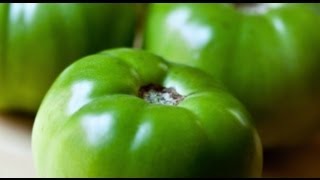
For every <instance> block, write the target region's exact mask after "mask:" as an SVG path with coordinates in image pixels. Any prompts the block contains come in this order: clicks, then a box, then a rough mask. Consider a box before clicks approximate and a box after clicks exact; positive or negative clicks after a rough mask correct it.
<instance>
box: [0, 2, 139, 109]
mask: <svg viewBox="0 0 320 180" xmlns="http://www.w3.org/2000/svg"><path fill="white" fill-rule="evenodd" d="M135 8H136V6H135V5H133V4H108V3H94V4H93V3H92V4H85V3H82V4H81V3H51V4H50V3H13V4H9V3H2V4H0V111H7V110H14V111H23V112H30V113H36V111H37V109H38V107H39V105H40V103H41V100H42V99H43V96H44V95H45V93H46V92H47V90H48V89H49V87H50V85H51V84H52V82H53V81H54V79H55V78H56V77H57V75H58V74H59V73H61V71H62V70H63V69H64V68H65V67H67V66H68V65H70V64H71V63H72V62H73V61H74V60H75V59H78V58H81V57H83V56H85V55H88V54H92V53H96V52H99V51H101V50H103V49H106V48H112V47H124V46H125V47H131V46H132V41H133V35H134V31H135V29H134V28H135V27H134V26H135V22H136V9H135Z"/></svg>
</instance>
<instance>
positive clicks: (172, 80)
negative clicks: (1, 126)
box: [32, 48, 262, 177]
mask: <svg viewBox="0 0 320 180" xmlns="http://www.w3.org/2000/svg"><path fill="white" fill-rule="evenodd" d="M210 79H211V78H210V76H209V75H207V74H206V73H204V72H202V71H200V70H197V69H195V68H191V67H188V66H183V65H177V64H171V63H167V62H166V61H164V60H163V59H162V58H161V57H158V56H155V55H153V54H151V53H147V52H144V51H142V50H134V49H126V48H120V49H112V50H108V51H104V52H101V53H99V54H95V55H90V56H87V57H84V58H82V59H81V60H79V61H77V62H75V63H74V64H72V65H71V66H69V67H68V68H67V69H66V70H65V71H64V72H63V73H62V74H61V75H60V76H59V77H58V78H57V80H56V81H55V82H54V84H53V85H52V87H51V88H50V90H49V91H48V93H47V95H46V96H45V98H44V101H43V102H42V104H41V106H40V109H39V111H38V114H37V116H36V120H35V124H34V128H33V134H32V148H33V155H34V160H35V165H36V169H37V172H38V174H39V175H40V176H41V177H252V176H253V177H259V176H261V170H262V145H261V143H260V139H259V136H258V134H257V133H256V130H255V128H254V126H253V125H252V124H251V120H250V115H249V114H248V112H247V111H246V109H245V108H244V106H243V105H242V104H241V103H240V102H239V101H238V100H237V99H235V98H234V97H233V96H232V95H230V94H228V93H227V92H225V91H224V90H223V89H222V87H220V86H219V85H218V84H217V83H215V82H213V81H210Z"/></svg>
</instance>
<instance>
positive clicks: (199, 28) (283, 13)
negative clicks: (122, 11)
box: [144, 3, 320, 148]
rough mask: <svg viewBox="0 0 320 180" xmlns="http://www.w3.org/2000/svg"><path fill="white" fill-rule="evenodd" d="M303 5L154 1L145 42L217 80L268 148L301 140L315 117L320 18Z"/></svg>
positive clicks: (319, 93) (318, 118) (319, 95)
mask: <svg viewBox="0 0 320 180" xmlns="http://www.w3.org/2000/svg"><path fill="white" fill-rule="evenodd" d="M315 10H316V8H315V7H314V6H311V5H308V4H282V3H269V4H259V3H258V4H249V5H248V4H245V5H243V4H242V5H232V4H187V3H186V4H152V5H151V6H150V9H149V14H148V16H147V17H148V18H147V21H146V25H145V26H146V30H145V36H144V47H145V48H146V49H147V50H148V51H150V52H153V53H155V54H157V55H161V56H163V57H164V58H165V59H168V60H169V61H172V62H175V63H181V64H185V65H189V66H192V67H197V68H199V69H201V70H203V71H205V72H207V73H208V74H210V75H212V76H213V77H214V78H215V79H216V80H218V81H220V82H221V83H223V84H224V85H225V86H226V87H227V88H228V90H229V91H230V92H231V93H232V94H234V95H235V97H237V98H238V99H239V100H240V101H241V102H242V103H243V104H244V105H245V106H246V107H247V108H248V110H249V112H250V113H251V114H252V116H253V119H254V121H255V124H256V126H257V129H258V132H259V134H260V136H261V139H262V143H263V145H264V147H266V148H274V147H288V146H293V145H297V144H299V143H302V142H303V141H304V140H305V139H306V138H308V137H309V136H311V135H312V134H313V133H314V132H315V131H316V129H318V128H319V122H320V114H319V113H320V111H319V107H320V88H319V85H320V82H319V79H320V78H319V76H320V51H319V47H320V32H319V29H320V18H319V10H317V11H315Z"/></svg>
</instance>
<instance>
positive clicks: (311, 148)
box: [0, 115, 320, 178]
mask: <svg viewBox="0 0 320 180" xmlns="http://www.w3.org/2000/svg"><path fill="white" fill-rule="evenodd" d="M32 123H33V122H32V119H31V118H25V117H12V116H8V115H0V177H30V178H32V177H37V176H36V173H35V169H34V165H33V160H32V152H31V130H32ZM263 176H264V177H320V133H319V135H317V136H316V137H315V138H314V140H312V141H311V142H310V143H309V144H307V145H305V146H302V147H297V148H294V149H290V150H285V151H278V152H272V153H268V154H266V155H265V158H264V172H263Z"/></svg>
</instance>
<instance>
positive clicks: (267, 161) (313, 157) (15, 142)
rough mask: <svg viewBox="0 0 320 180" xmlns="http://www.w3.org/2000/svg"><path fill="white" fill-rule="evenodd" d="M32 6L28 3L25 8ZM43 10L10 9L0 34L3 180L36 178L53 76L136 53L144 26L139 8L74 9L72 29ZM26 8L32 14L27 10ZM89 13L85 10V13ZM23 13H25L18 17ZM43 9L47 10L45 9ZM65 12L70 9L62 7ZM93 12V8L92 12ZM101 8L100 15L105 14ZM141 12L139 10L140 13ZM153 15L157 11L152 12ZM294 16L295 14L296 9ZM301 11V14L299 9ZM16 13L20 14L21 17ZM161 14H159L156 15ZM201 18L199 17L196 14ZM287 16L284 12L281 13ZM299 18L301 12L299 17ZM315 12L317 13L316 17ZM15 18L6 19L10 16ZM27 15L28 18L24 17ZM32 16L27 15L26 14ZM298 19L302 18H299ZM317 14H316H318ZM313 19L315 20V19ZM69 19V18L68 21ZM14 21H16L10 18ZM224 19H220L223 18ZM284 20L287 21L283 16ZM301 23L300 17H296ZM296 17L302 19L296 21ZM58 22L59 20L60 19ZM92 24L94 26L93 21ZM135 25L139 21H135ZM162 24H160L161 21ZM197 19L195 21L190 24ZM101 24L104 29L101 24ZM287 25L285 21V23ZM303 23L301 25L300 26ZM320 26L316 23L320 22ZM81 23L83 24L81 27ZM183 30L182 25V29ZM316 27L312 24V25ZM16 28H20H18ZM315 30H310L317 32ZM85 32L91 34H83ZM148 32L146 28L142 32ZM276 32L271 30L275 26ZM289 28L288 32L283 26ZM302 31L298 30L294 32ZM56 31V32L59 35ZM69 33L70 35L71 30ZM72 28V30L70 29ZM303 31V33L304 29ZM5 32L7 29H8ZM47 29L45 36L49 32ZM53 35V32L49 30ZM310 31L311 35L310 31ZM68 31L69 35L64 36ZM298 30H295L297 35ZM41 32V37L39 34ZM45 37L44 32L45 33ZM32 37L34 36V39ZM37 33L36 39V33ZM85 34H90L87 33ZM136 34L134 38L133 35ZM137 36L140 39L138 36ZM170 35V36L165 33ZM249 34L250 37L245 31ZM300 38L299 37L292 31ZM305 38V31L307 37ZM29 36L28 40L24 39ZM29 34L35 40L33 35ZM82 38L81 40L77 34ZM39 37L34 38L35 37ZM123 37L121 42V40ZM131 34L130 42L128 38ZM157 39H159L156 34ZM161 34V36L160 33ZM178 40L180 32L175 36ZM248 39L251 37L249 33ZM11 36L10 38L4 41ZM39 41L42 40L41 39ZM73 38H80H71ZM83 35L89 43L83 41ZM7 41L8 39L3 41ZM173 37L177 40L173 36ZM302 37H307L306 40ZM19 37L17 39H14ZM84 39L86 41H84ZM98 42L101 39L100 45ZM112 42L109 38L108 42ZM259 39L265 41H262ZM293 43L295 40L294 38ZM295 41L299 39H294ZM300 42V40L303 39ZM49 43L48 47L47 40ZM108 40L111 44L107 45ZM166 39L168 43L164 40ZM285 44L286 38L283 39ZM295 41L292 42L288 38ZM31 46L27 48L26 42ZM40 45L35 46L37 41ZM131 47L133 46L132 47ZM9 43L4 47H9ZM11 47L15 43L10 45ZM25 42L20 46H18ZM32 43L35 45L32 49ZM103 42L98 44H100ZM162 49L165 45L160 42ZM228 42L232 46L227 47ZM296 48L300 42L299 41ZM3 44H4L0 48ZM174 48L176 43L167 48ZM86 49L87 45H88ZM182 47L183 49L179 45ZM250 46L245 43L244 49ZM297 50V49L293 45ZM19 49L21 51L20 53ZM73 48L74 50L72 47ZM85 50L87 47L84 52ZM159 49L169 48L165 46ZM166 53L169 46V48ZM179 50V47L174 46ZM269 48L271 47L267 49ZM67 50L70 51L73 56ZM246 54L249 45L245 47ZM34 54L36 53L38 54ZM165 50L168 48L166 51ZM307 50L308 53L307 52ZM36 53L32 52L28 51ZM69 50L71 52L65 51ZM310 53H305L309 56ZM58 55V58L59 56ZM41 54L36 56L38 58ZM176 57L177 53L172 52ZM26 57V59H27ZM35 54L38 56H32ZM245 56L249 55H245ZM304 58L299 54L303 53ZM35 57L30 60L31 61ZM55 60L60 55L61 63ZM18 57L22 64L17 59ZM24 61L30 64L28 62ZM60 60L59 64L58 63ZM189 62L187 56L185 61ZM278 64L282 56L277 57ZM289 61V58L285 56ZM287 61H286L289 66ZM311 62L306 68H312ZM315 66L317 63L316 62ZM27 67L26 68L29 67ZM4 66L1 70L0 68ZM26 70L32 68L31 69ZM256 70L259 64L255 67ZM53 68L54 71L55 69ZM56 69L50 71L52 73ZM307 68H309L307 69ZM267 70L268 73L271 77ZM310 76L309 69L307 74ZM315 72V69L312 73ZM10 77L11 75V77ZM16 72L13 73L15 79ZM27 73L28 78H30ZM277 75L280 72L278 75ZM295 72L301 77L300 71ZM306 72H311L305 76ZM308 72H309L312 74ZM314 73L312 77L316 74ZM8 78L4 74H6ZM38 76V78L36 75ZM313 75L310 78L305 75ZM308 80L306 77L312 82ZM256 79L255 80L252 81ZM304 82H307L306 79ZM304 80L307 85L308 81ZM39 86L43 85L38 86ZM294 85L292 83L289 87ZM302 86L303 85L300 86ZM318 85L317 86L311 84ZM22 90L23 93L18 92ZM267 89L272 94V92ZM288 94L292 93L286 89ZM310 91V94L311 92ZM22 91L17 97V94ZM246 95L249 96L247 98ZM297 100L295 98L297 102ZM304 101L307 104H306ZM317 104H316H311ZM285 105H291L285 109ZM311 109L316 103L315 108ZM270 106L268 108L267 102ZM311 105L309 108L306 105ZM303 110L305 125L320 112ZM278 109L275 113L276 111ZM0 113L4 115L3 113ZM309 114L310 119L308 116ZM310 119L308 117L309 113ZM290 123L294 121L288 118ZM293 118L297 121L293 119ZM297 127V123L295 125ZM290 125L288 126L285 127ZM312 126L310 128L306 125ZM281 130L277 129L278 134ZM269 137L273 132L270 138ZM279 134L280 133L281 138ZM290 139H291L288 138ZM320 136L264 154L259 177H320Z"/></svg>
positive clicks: (0, 7)
mask: <svg viewBox="0 0 320 180" xmlns="http://www.w3.org/2000/svg"><path fill="white" fill-rule="evenodd" d="M30 4H32V3H30ZM43 6H44V7H43V8H38V11H36V10H37V6H35V5H29V6H28V8H27V6H26V7H24V6H23V5H21V7H20V5H17V4H15V5H14V6H13V7H12V8H11V9H15V11H13V12H19V13H20V14H19V13H18V15H14V16H12V17H13V18H12V19H11V21H12V22H11V24H10V26H11V29H16V30H17V31H11V32H10V33H9V34H6V32H3V31H2V30H3V29H5V28H0V86H1V87H0V109H1V110H0V178H3V177H24V178H32V177H37V176H36V171H35V167H34V162H33V157H32V149H31V132H32V126H33V122H34V115H35V113H36V110H37V108H38V105H39V103H40V102H41V100H42V97H43V95H44V94H45V93H46V91H47V89H48V87H49V86H50V85H51V83H52V81H53V80H54V79H55V77H56V76H57V74H58V73H59V72H60V71H62V70H63V69H64V67H66V66H67V65H68V64H69V63H71V62H72V61H74V60H76V59H78V58H80V57H83V56H84V55H87V54H91V53H93V52H98V51H100V50H102V49H107V48H111V47H117V46H132V44H134V45H133V46H134V47H141V46H142V43H143V42H142V41H143V38H141V36H142V35H141V32H140V31H141V28H142V27H143V26H144V25H143V23H142V19H143V18H141V17H144V16H145V14H144V13H145V12H142V10H143V8H145V7H144V6H141V7H140V6H137V8H138V10H139V12H140V11H141V12H140V14H139V13H138V14H136V15H135V13H137V12H136V11H134V10H133V9H131V8H132V7H131V6H123V7H122V8H124V9H123V12H127V13H122V15H123V17H121V18H122V19H123V20H122V21H120V20H117V21H116V22H117V23H115V21H112V20H113V17H115V16H117V17H118V18H120V16H119V14H116V13H117V12H118V11H117V10H114V9H115V7H112V6H110V7H109V6H99V9H100V8H101V9H100V10H101V12H104V11H105V10H106V9H107V10H108V12H109V14H106V15H105V17H104V16H102V15H101V14H100V15H99V13H97V14H95V13H92V12H98V11H96V10H94V9H93V8H94V7H91V6H83V7H82V8H84V9H82V11H80V10H81V9H80V10H79V9H77V8H78V7H76V6H74V9H73V10H74V12H78V11H79V12H82V13H83V14H81V13H79V14H77V13H74V15H72V13H70V14H69V15H70V17H69V18H70V19H72V21H73V22H75V21H76V20H78V21H77V22H78V26H77V27H74V26H73V25H71V26H70V27H69V25H70V23H69V19H68V18H65V16H67V15H68V13H67V12H69V9H68V11H65V7H63V6H61V7H60V6H57V7H56V8H61V9H59V11H57V12H59V13H56V14H55V13H50V11H48V9H49V10H50V9H51V8H50V7H49V6H48V7H46V5H43ZM30 7H31V8H30ZM87 7H89V8H87ZM314 7H315V8H316V7H317V9H320V6H319V4H315V5H314ZM23 8H25V9H24V11H23ZM46 8H48V9H46ZM67 8H69V7H67ZM95 8H97V7H95ZM104 8H105V9H104ZM139 8H140V9H139ZM154 9H156V8H154ZM3 10H8V6H5V5H3V4H2V5H0V16H1V15H3V14H5V13H2V14H1V12H5V11H3ZM298 10H299V8H298ZM302 10H303V9H302ZM20 11H21V12H20ZM31 11H32V12H33V15H34V14H35V13H39V14H38V15H37V16H34V19H33V21H29V20H28V18H23V17H24V15H25V16H26V17H29V16H27V15H30V12H31ZM84 12H89V13H87V14H90V15H92V17H91V16H86V15H85V13H84ZM159 12H160V13H162V12H163V11H162V10H161V11H159ZM198 12H200V11H198ZM284 12H286V11H284ZM302 12H303V11H302ZM317 12H320V11H317ZM12 14H14V13H11V14H10V15H12ZM26 14H27V15H26ZM31 14H32V13H31ZM302 14H303V13H302ZM318 14H319V13H318ZM318 14H317V15H318ZM71 15H72V16H71ZM312 15H313V16H314V15H315V14H314V13H313V14H312ZM15 17H17V18H15ZM41 17H45V18H48V19H49V20H51V21H50V22H53V23H48V24H45V25H44V26H45V27H49V28H41V26H39V27H38V26H37V24H38V23H39V24H41V23H44V22H49V21H42V20H43V19H42V18H41ZM106 17H111V18H110V19H108V20H109V21H106ZM154 17H155V18H158V17H159V16H158V15H157V16H154ZM222 17H223V16H222ZM284 17H287V16H284ZM299 17H300V16H299ZM301 17H304V16H303V15H301ZM59 18H60V19H59ZM84 18H85V19H87V20H88V22H87V24H85V23H83V22H84V21H82V20H83V19H84ZM314 18H319V17H318V16H315V17H314ZM3 19H4V18H2V19H1V18H0V27H2V26H4V25H3V24H1V23H3V22H4V21H2V20H3ZM93 19H94V20H93ZM137 19H138V20H137ZM163 19H165V18H163ZM195 19H197V18H195ZM30 22H33V23H34V26H30V24H29V26H27V25H28V23H30ZM101 22H104V23H101ZM121 22H122V23H121ZM150 22H151V23H150V24H152V22H157V23H156V25H157V24H160V25H161V23H158V22H159V21H154V20H153V19H150ZM288 22H290V21H288ZM303 22H304V21H303ZM319 22H320V21H319ZM56 23H60V24H59V25H61V23H63V25H62V26H59V27H57V26H55V25H56ZM82 23H83V24H82ZM109 23H110V24H112V26H113V27H114V28H106V27H109V26H110V24H109ZM177 24H179V23H177ZM182 24H183V23H182ZM310 24H311V25H312V26H313V22H310V23H309V25H310ZM315 24H316V23H315ZM20 25H21V26H20ZM156 25H154V26H153V25H150V29H151V30H150V32H153V31H152V28H153V27H154V28H155V29H156V30H158V29H160V28H158V27H157V26H156ZM316 25H318V26H317V27H320V23H318V24H316ZM316 25H314V26H315V27H316ZM26 27H29V28H30V29H31V30H29V31H20V30H21V29H23V28H25V29H23V30H26ZM88 27H90V28H88ZM146 27H147V26H146ZM275 27H276V26H275ZM288 27H289V26H288ZM299 27H302V26H299ZM59 28H61V29H59ZM70 28H71V30H70ZM73 28H74V29H73ZM303 28H304V27H303ZM8 29H10V28H8ZM48 29H49V30H48ZM52 29H53V30H52ZM102 29H108V32H107V33H105V32H102V31H101V30H102ZM304 29H307V30H310V29H311V30H312V31H311V30H310V31H311V32H313V33H315V34H316V36H315V37H318V38H320V36H319V34H318V33H317V32H316V31H317V28H304ZM314 29H315V31H313V30H314ZM69 30H70V31H69ZM72 30H76V31H77V33H74V32H73V31H72ZM298 30H300V29H298ZM42 31H43V32H42ZM47 31H48V32H47ZM34 32H36V33H34ZM39 32H40V33H39ZM57 32H59V33H58V34H60V36H59V38H56V37H57V36H56V34H57ZM88 32H89V33H88ZM135 32H138V33H135ZM139 32H140V33H139ZM170 32H171V31H170ZM248 32H250V31H248ZM297 32H299V33H300V31H297ZM307 32H309V31H307ZM29 33H30V34H29ZM33 33H34V34H33ZM81 33H83V34H81ZM39 34H40V35H41V36H38V35H39ZM71 34H72V36H71ZM106 34H112V35H111V36H105V35H106ZM124 34H125V35H126V36H124ZM134 34H136V36H135V37H133V35H134ZM155 34H156V35H152V37H155V42H156V43H154V44H156V45H158V44H159V43H158V39H157V38H158V37H159V36H160V35H159V36H158V31H157V32H156V33H155ZM160 34H161V33H160ZM162 34H165V33H162ZM180 34H181V32H180ZM249 34H250V33H249ZM301 34H303V35H301V37H302V38H301V39H302V42H305V41H306V42H309V41H310V42H309V43H306V44H307V46H306V47H307V48H301V51H302V50H303V52H304V50H305V49H307V50H306V53H307V54H310V52H311V50H312V49H313V48H315V49H316V48H317V47H318V46H316V45H314V44H316V43H318V42H317V41H316V42H313V39H314V38H313V36H312V35H313V34H312V33H302V32H301ZM305 34H307V35H308V34H311V35H310V37H309V36H307V35H305ZM9 35H10V36H9ZM42 35H43V36H42ZM76 35H79V37H78V36H76ZM84 35H87V36H88V37H86V36H84ZM6 36H8V37H6ZM23 36H25V37H29V38H25V39H23V40H24V41H25V42H24V41H23V40H21V39H19V38H20V37H23ZM69 36H70V37H73V36H74V37H73V38H71V39H67V38H68V37H69ZM173 36H176V35H175V34H173ZM305 36H306V37H305ZM17 37H18V38H17ZM84 37H85V38H84ZM101 37H102V39H101ZM111 37H112V38H111ZM261 37H262V38H263V37H264V36H261ZM293 37H295V36H293ZM299 37H300V36H299ZM10 38H11V39H12V42H11V43H8V44H6V43H7V41H4V40H7V39H10ZM303 38H305V39H303ZM48 39H49V40H50V41H49V40H48ZM110 39H113V41H111V40H110ZM169 39H170V38H169ZM284 39H285V38H284ZM293 39H294V38H293ZM28 40H30V42H28ZM42 40H43V41H44V42H41V43H39V41H42ZM47 40H48V42H51V43H53V44H54V45H55V46H53V47H51V46H43V44H45V43H46V41H47ZM132 41H134V42H132ZM297 41H298V40H297ZM8 42H9V41H8ZM13 42H15V43H13ZM21 42H24V43H21ZM33 42H36V43H33ZM102 42H103V43H102ZM104 42H109V43H110V44H108V43H107V44H105V43H104ZM164 42H165V43H167V41H164ZM230 42H231V41H230ZM299 42H300V41H299ZM1 43H3V44H1ZM62 43H64V46H66V48H60V47H61V46H60V45H61V44H62ZM172 43H173V44H174V43H175V42H172ZM29 44H33V46H35V47H33V48H32V49H29V50H28V49H26V48H24V46H26V45H28V46H29ZM89 44H90V45H89ZM181 44H185V43H181ZM249 44H250V43H249ZM298 44H299V43H298ZM20 45H21V47H20ZM75 45H77V46H78V47H77V46H75ZM86 45H88V46H86ZM3 47H7V49H9V50H11V51H8V52H6V53H5V52H4V51H2V50H3V49H6V48H3ZM163 47H166V48H167V47H168V46H166V45H164V46H163ZM169 47H170V46H169ZM179 47H180V45H179ZM271 47H272V46H271ZM308 47H313V48H308ZM70 48H74V49H73V50H72V51H71V50H70ZM250 48H251V44H250ZM39 49H40V50H41V51H39ZM65 49H67V50H68V51H66V52H64V50H65ZM168 49H170V48H168ZM310 49H311V50H310ZM32 50H35V51H32ZM69 50H70V51H69ZM309 50H310V51H309ZM60 51H61V52H60ZM39 52H41V53H39ZM55 52H59V53H58V55H55V56H49V57H52V58H53V57H55V58H57V59H52V60H50V59H49V60H48V62H49V61H50V62H52V63H51V64H50V63H36V62H37V61H36V62H33V61H34V59H35V58H39V59H40V60H39V61H38V62H41V60H42V59H44V58H49V57H48V54H50V53H52V54H54V53H55ZM174 52H176V50H174ZM182 52H183V53H181V54H182V55H184V52H189V51H188V50H185V51H184V50H183V51H182ZM29 53H30V54H29ZM37 53H38V54H37ZM228 53H229V50H228V51H227V54H228ZM313 53H314V56H310V59H311V60H312V62H313V61H314V59H316V57H319V56H320V54H319V51H318V50H316V51H315V52H313ZM249 54H250V53H249ZM302 54H303V53H302ZM33 55H34V56H33ZM60 55H63V56H61V57H60ZM2 57H7V58H8V57H11V59H10V58H9V59H8V60H7V61H6V62H10V60H11V62H15V61H13V60H16V62H17V63H11V64H10V63H7V64H5V65H6V66H8V67H4V66H5V65H3V64H4V63H3V62H4V61H2V59H1V58H2ZM21 57H23V58H21ZM28 57H29V58H28ZM62 57H63V58H65V59H63V58H62ZM190 57H191V56H190ZM279 57H280V59H284V58H282V56H279ZM290 58H291V56H290ZM290 58H288V59H289V60H290ZM3 59H4V58H3ZM57 60H59V61H61V62H59V63H56V62H55V61H57ZM311 60H310V62H311ZM319 60H320V59H319ZM25 62H29V64H28V63H26V64H22V63H25ZM30 62H31V63H30ZM32 62H33V64H32ZM318 62H319V61H315V62H313V63H314V64H319V63H318ZM2 63H3V64H2ZM30 64H31V65H30ZM258 65H259V64H258ZM26 66H28V68H29V66H30V67H32V69H31V70H28V71H25V67H26ZM55 66H56V67H55ZM52 67H55V68H52ZM308 67H309V64H308ZM310 67H313V66H312V63H310ZM272 68H273V67H271V71H270V72H273V71H272V70H273V69H272ZM39 69H41V70H43V69H44V70H45V71H47V72H46V73H47V75H46V76H42V75H38V74H37V73H38V71H39ZM312 70H313V69H312ZM316 70H318V69H316ZM11 72H13V73H11ZM17 72H18V73H17ZM30 72H31V73H30ZM281 72H282V71H281ZM299 72H300V71H299ZM310 72H311V71H310ZM312 72H313V71H312ZM315 72H316V71H315ZM6 73H7V74H6ZM19 73H20V74H19ZM41 73H42V72H41ZM16 74H19V75H20V76H17V75H16ZM271 74H272V73H271ZM310 74H311V75H313V74H312V73H310ZM311 75H310V77H311ZM257 77H260V76H257ZM310 77H309V76H307V78H310ZM317 78H318V76H312V77H311V79H312V80H310V82H311V81H312V82H319V80H318V79H319V78H318V79H317ZM308 80H309V79H308ZM42 81H43V82H42ZM34 82H42V83H38V84H36V83H34ZM294 82H295V81H294ZM301 84H304V82H303V83H301ZM311 84H312V85H313V84H317V83H311ZM21 87H24V88H21ZM271 89H272V88H271ZM290 90H291V89H290ZM312 90H313V89H312ZM20 91H21V92H20ZM312 93H314V94H319V92H318V89H317V90H315V92H312ZM249 94H250V93H249ZM293 97H296V95H295V94H293ZM298 97H300V96H298ZM307 97H308V98H310V99H311V100H314V99H315V98H314V97H313V96H311V95H310V97H309V96H307ZM308 100H309V99H308ZM315 101H317V99H316V100H315ZM288 104H290V102H289V103H288ZM297 104H298V107H300V105H301V104H300V101H299V103H297ZM315 104H316V103H315ZM272 105H274V104H273V102H272ZM311 105H313V104H311ZM272 107H273V106H272ZM6 108H8V109H11V108H12V109H13V110H16V109H18V110H21V109H22V110H26V111H31V112H33V115H32V116H30V115H23V114H15V113H11V114H5V113H4V112H6V111H5V110H6ZM304 108H305V109H306V110H305V112H306V113H305V114H303V113H300V111H299V112H297V114H298V118H300V116H301V117H302V118H301V119H302V120H305V121H306V117H305V116H304V115H306V116H308V112H309V111H308V110H310V109H311V110H314V111H315V112H319V107H318V106H317V105H314V106H313V107H312V108H309V107H303V108H301V109H303V110H302V111H301V112H303V111H304ZM275 109H277V110H278V109H279V108H275ZM2 110H3V111H2ZM288 112H289V114H290V115H291V112H293V113H295V112H294V111H291V109H290V108H289V110H288ZM309 114H310V113H309ZM311 114H312V113H311ZM292 117H294V118H295V115H292ZM298 118H297V119H298ZM282 119H283V120H288V121H291V120H292V118H291V116H289V117H287V118H282ZM297 122H299V121H297ZM290 123H291V122H290ZM283 124H284V126H285V127H291V126H292V127H298V129H299V128H301V126H300V125H301V124H300V123H297V124H298V125H296V126H295V125H294V123H292V124H289V126H288V124H286V123H283ZM311 126H312V125H311ZM277 127H278V126H273V125H272V126H271V129H272V128H277ZM280 129H281V128H280ZM297 132H298V131H297ZM273 134H274V133H273V132H272V133H271V135H273ZM280 134H281V133H280ZM294 135H297V136H302V133H294ZM290 139H294V138H291V137H290ZM319 152H320V130H319V132H318V133H317V134H316V135H314V136H312V137H311V138H309V139H308V141H306V142H305V143H304V144H299V145H298V146H294V147H291V148H286V149H272V151H270V150H269V151H264V164H263V166H264V169H263V177H320V154H319Z"/></svg>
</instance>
